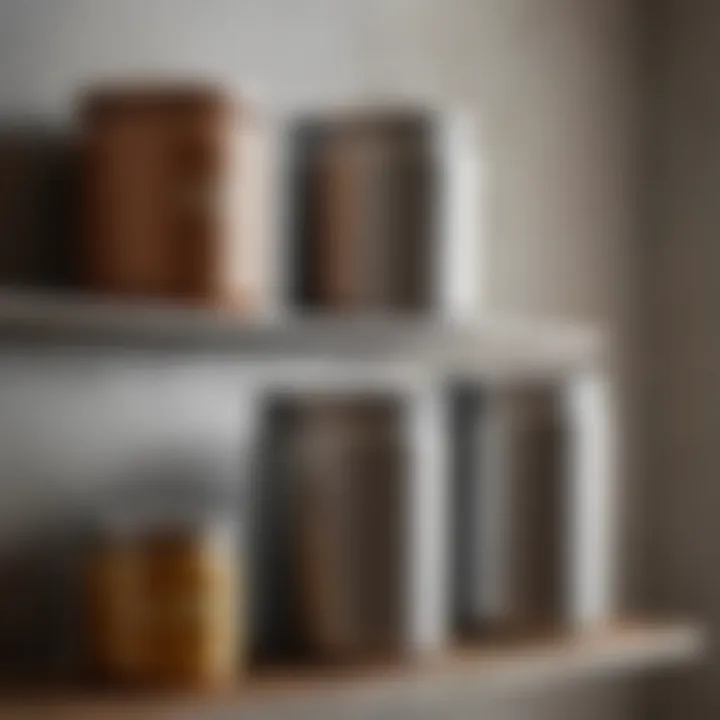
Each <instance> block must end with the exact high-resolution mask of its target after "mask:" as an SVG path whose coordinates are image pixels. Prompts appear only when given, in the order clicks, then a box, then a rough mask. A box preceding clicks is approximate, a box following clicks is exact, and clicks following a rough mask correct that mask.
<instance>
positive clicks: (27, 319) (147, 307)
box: [0, 290, 607, 375]
mask: <svg viewBox="0 0 720 720" xmlns="http://www.w3.org/2000/svg"><path fill="white" fill-rule="evenodd" d="M0 335H2V337H3V338H5V339H10V340H21V341H23V342H27V341H35V342H38V341H39V342H52V343H63V344H67V343H72V344H89V345H93V346H105V345H108V346H112V345H120V346H123V347H129V348H133V349H134V348H147V349H173V350H183V351H200V352H203V351H213V352H217V351H223V352H229V353H232V354H233V355H234V356H237V357H238V358H242V359H245V360H248V361H250V362H252V361H257V360H262V361H272V360H277V361H285V360H294V361H300V360H311V361H322V362H327V363H330V362H332V363H336V364H337V363H338V362H355V361H360V362H368V361H375V362H380V363H390V362H392V363H397V364H399V365H404V366H413V367H417V368H426V369H433V370H437V369H443V370H445V371H447V372H451V373H459V374H469V375H477V374H503V373H511V374H513V373H523V372H527V373H547V372H551V373H556V372H558V373H563V372H570V371H572V370H574V369H578V368H588V367H589V366H594V365H597V364H598V363H602V361H603V358H604V356H605V354H606V352H607V348H606V339H605V337H604V335H603V333H602V331H601V330H600V329H598V328H595V327H589V326H587V325H583V324H577V323H571V322H546V321H537V322H536V321H530V320H518V319H507V318H498V317H488V318H483V319H479V320H478V321H475V322H472V323H451V322H447V321H443V320H434V319H427V318H417V317H411V316H393V317H387V316H372V317H368V316H363V317H359V316H347V317H338V316H334V317H329V316H321V315H311V316H298V317H289V318H284V319H268V320H257V319H247V318H243V317H240V316H238V315H237V314H233V313H232V312H230V311H221V310H211V309H198V308H188V307H179V306H167V305H160V304H149V303H137V302H120V301H110V300H104V299H97V298H93V297H90V296H86V295H85V296H83V295H75V294H67V293H44V292H43V293H36V292H20V291H15V290H2V291H0Z"/></svg>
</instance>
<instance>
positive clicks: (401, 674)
mask: <svg viewBox="0 0 720 720" xmlns="http://www.w3.org/2000/svg"><path fill="white" fill-rule="evenodd" d="M702 646H703V637H702V632H701V631H700V630H699V629H698V628H697V627H696V626H694V625H691V624H685V623H654V624H648V623H629V624H623V625H619V626H616V627H612V628H607V629H605V630H603V631H598V632H596V633H592V634H584V635H581V636H572V635H569V636H555V637H551V638H545V639H535V640H525V641H519V640H516V641H514V642H512V643H504V644H503V643H499V644H494V645H489V646H483V645H479V646H475V647H467V648H461V649H456V650H452V651H449V652H447V653H443V654H438V655H435V656H432V657H430V658H426V659H424V660H422V661H421V662H418V663H416V664H404V665H388V666H382V665H375V666H372V667H364V668H356V669H352V670H338V669H335V670H331V669H327V668H326V669H322V670H318V669H314V670H313V669H307V668H306V669H303V670H297V671H293V670H291V669H288V670H285V671H278V670H273V671H267V672H265V673H262V674H260V675H258V676H250V677H249V678H248V679H247V680H245V681H244V682H243V683H242V684H240V685H239V686H238V687H237V688H236V689H235V690H232V691H228V692H224V693H222V694H220V695H205V696H202V695H184V696H181V697H177V696H176V697H170V696H165V697H156V698H148V697H142V696H140V697H138V696H134V697H133V696H120V695H117V694H115V695H107V694H106V695H103V694H100V695H95V696H93V695H92V694H87V695H86V696H85V697H78V696H75V697H72V695H71V694H70V695H69V694H65V695H59V696H55V697H53V696H51V695H47V694H43V693H36V694H33V695H27V696H23V695H16V696H15V698H14V699H13V700H12V701H9V702H8V701H6V702H0V711H2V710H3V709H7V710H8V711H11V712H12V713H13V714H12V717H16V718H20V717H25V715H23V711H26V712H27V715H26V716H27V717H33V718H41V717H47V718H60V717H63V718H65V717H67V718H105V717H108V718H109V717H112V718H117V719H121V718H126V717H127V718H131V717H132V718H136V719H140V718H146V717H147V718H150V717H152V718H156V717H203V718H208V719H212V718H215V717H217V718H225V717H237V718H248V719H252V720H255V719H256V718H257V720H264V719H265V718H285V717H287V718H291V717H292V718H297V717H303V718H304V717H337V716H338V715H337V713H340V711H343V712H344V711H347V710H349V709H357V710H358V711H360V712H361V713H362V712H367V711H374V712H379V711H384V712H386V713H389V714H392V713H397V712H400V711H402V712H406V713H407V712H409V713H412V712H413V709H414V708H416V707H417V708H425V709H426V710H427V709H428V708H436V709H437V712H438V713H442V710H443V709H445V710H446V711H447V707H448V703H449V702H452V703H453V704H455V703H458V702H463V701H464V702H469V703H472V702H473V701H474V702H477V701H478V699H480V698H482V697H489V696H490V697H491V696H494V695H498V694H502V693H505V692H510V693H513V694H516V693H518V692H521V691H523V690H529V689H532V688H536V687H542V686H548V685H551V684H553V683H564V682H569V681H574V680H582V679H587V678H593V677H602V676H613V675H622V676H625V675H627V674H628V673H631V672H639V671H647V670H650V669H657V668H661V667H672V666H678V665H681V664H684V663H688V662H692V661H694V660H696V659H697V658H698V657H699V656H700V654H701V651H702ZM306 713H307V715H306ZM316 713H317V715H316ZM371 716H373V717H374V715H371ZM389 716H390V715H389ZM440 716H441V715H438V717H440ZM343 717H345V715H344V714H343ZM352 717H355V715H352ZM359 717H362V714H360V715H359Z"/></svg>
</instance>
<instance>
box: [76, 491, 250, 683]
mask: <svg viewBox="0 0 720 720" xmlns="http://www.w3.org/2000/svg"><path fill="white" fill-rule="evenodd" d="M171 501H172V500H169V502H171ZM148 505H149V503H140V506H138V505H137V504H135V511H134V512H132V513H130V516H131V517H130V518H129V519H127V518H124V519H123V520H122V521H120V522H118V521H117V520H116V519H114V520H113V522H111V523H108V525H107V526H105V527H104V528H103V532H102V536H101V538H100V541H99V542H98V543H97V545H96V550H95V552H94V554H93V559H92V561H91V564H90V567H89V576H88V580H89V610H90V614H89V621H90V622H89V631H90V636H89V639H90V649H91V655H92V661H93V666H94V668H95V669H96V670H97V671H98V673H99V674H100V675H101V676H102V677H103V678H104V679H106V680H107V681H109V682H110V683H118V684H123V685H130V686H146V687H148V686H149V687H174V688H179V689H206V688H207V689H210V688H217V687H221V686H226V685H229V684H231V683H233V682H234V681H235V680H236V678H237V675H238V673H239V671H240V667H241V664H242V655H243V652H242V649H243V648H244V645H245V643H244V639H243V638H244V633H243V632H242V629H241V627H240V622H239V619H240V618H241V617H242V616H243V614H244V610H243V603H242V602H241V598H242V594H243V590H242V586H241V575H242V568H241V566H240V562H241V560H240V553H239V552H238V532H237V523H236V522H235V518H233V517H231V516H229V515H228V514H227V503H225V507H224V508H222V507H220V506H218V507H216V508H214V509H213V510H211V511H210V512H208V511H207V510H208V508H207V507H205V508H202V509H200V508H199V507H198V506H196V507H195V508H193V509H192V512H188V508H191V507H192V503H187V502H186V508H185V509H184V510H183V512H181V513H178V512H173V513H172V514H171V513H165V514H160V515H157V514H156V513H154V512H150V513H148V512H147V506H148ZM218 505H219V504H218ZM138 507H142V510H143V513H142V515H140V514H139V513H138V512H137V508H138Z"/></svg>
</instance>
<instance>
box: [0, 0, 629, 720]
mask: <svg viewBox="0 0 720 720" xmlns="http://www.w3.org/2000/svg"><path fill="white" fill-rule="evenodd" d="M630 5H631V3H628V2H624V0H442V1H441V0H365V1H364V2H363V1H361V0H356V1H350V0H204V1H203V2H198V1H197V0H112V1H111V0H4V1H3V2H2V3H1V4H0V110H3V111H5V112H9V111H18V110H21V111H22V110H32V111H42V112H50V113H53V114H61V115H62V114H64V113H65V112H66V107H67V103H68V101H69V99H70V98H71V97H72V96H73V94H74V93H75V91H76V88H77V84H78V83H79V82H83V81H86V80H88V79H92V78H94V77H97V76H103V75H106V74H108V73H110V74H118V73H122V72H134V71H146V70H151V71H156V72H167V71H171V72H182V71H193V72H198V71H199V72H204V73H208V74H210V75H212V76H217V77H220V78H223V79H225V80H227V81H228V82H231V83H232V84H233V85H235V86H238V87H241V88H242V87H252V88H259V89H260V90H262V88H263V87H264V88H265V93H264V94H265V96H266V98H267V99H268V101H269V103H270V105H271V106H274V107H276V108H277V109H278V110H281V111H282V110H286V109H292V108H295V107H300V106H304V105H308V104H311V103H314V102H337V101H343V100H350V99H356V98H359V97H372V96H379V97H383V96H387V95H388V94H398V93H399V94H404V95H407V96H410V97H413V96H418V95H419V96H421V97H429V98H431V99H437V100H441V101H446V102H448V103H451V104H455V105H465V106H467V107H469V108H470V109H471V110H472V111H473V112H474V113H475V115H476V117H477V119H478V120H479V124H480V127H481V130H482V137H483V138H484V152H485V154H486V160H487V163H488V166H489V172H490V179H491V185H490V194H489V203H488V217H487V230H488V247H487V248H486V255H485V258H486V262H485V264H484V265H483V267H482V268H479V269H478V271H479V273H480V275H481V277H482V279H483V283H484V285H485V287H486V303H487V306H488V307H489V308H492V309H497V310H504V311H509V312H530V313H535V314H552V315H569V316H573V317H583V318H585V317H590V318H595V319H603V320H607V321H609V323H610V325H611V326H616V325H617V326H618V327H620V321H621V320H623V319H624V317H625V303H626V301H627V296H626V293H625V288H626V284H625V280H624V273H625V270H626V269H627V267H628V265H627V263H626V262H625V259H624V258H625V253H626V252H627V249H628V247H629V246H630V245H631V243H632V240H633V235H632V233H633V216H632V197H631V193H630V192H629V189H630V183H631V182H632V168H633V162H634V158H633V153H632V152H631V143H632V137H633V131H634V122H635V108H634V101H633V93H634V89H635V87H634V83H635V78H634V71H633V52H632V50H633V45H632V33H633V26H632V22H631V18H630V12H629V9H628V7H629V6H630ZM137 372H141V370H140V369H139V370H137ZM58 381H59V380H58ZM18 382H21V381H18ZM25 382H26V383H27V385H28V387H29V386H32V384H33V378H32V374H31V372H30V371H28V375H27V378H26V380H25ZM108 382H110V380H108ZM101 395H102V393H101ZM220 412H224V411H223V410H220ZM613 687H614V686H613ZM586 690H587V691H586V692H581V691H580V690H578V691H573V692H565V691H564V690H558V691H556V692H555V691H554V692H551V693H545V694H543V695H542V696H535V695H532V697H530V698H523V699H517V700H516V701H514V702H508V703H505V704H499V705H493V706H492V708H488V709H487V711H488V715H487V717H488V719H489V720H491V718H493V717H497V718H514V719H515V720H520V719H521V718H533V720H535V719H538V720H543V719H547V720H564V719H567V720H570V718H581V719H582V720H590V719H591V718H598V719H600V718H602V719H603V720H611V719H612V718H621V717H625V716H627V713H625V712H624V711H625V710H626V704H625V702H624V698H623V696H622V694H616V693H613V692H610V691H609V690H610V689H609V688H605V687H604V686H602V687H598V688H588V689H586ZM618 690H619V688H618ZM456 714H457V715H458V716H460V715H462V716H464V717H471V716H473V714H474V713H470V712H466V711H464V710H461V709H460V708H458V709H457V713H456ZM449 716H450V715H446V714H445V713H443V718H445V717H449Z"/></svg>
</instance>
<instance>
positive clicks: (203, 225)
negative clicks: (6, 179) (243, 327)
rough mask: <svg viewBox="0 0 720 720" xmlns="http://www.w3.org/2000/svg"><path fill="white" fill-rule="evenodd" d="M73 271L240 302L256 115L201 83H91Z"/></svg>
mask: <svg viewBox="0 0 720 720" xmlns="http://www.w3.org/2000/svg"><path fill="white" fill-rule="evenodd" d="M80 118H81V127H82V145H83V152H84V166H83V178H82V181H83V182H82V186H83V192H82V216H83V218H84V233H83V236H84V241H83V244H82V253H81V265H82V267H81V273H80V274H81V276H82V277H83V278H84V280H85V282H86V284H87V285H88V286H89V287H90V288H91V289H92V290H94V291H97V292H101V293H106V294H112V295H120V296H134V297H139V298H160V299H165V300H175V301H181V302H185V303H192V304H210V305H223V306H232V307H233V308H236V309H237V308H240V309H246V310H248V309H250V308H251V307H252V306H253V305H257V302H258V297H257V292H258V290H257V286H258V283H259V282H260V281H259V274H260V270H259V269H258V268H257V267H255V265H254V263H255V258H256V256H257V252H256V248H255V247H254V246H255V245H256V243H258V242H259V237H258V236H257V233H258V227H259V225H258V223H253V216H254V215H257V213H259V207H258V202H256V201H255V200H254V199H253V198H256V196H257V193H256V189H257V188H256V187H255V186H256V185H257V184H258V183H259V182H260V177H259V174H257V173H256V170H257V168H258V163H256V162H254V157H255V155H256V152H255V151H256V149H257V143H254V139H257V133H256V130H257V128H258V124H257V122H256V121H255V120H254V119H253V118H252V117H251V116H250V114H249V113H248V112H246V111H245V109H244V108H242V109H241V108H240V107H239V106H238V105H237V104H236V103H235V101H234V99H233V98H232V97H231V96H229V95H228V94H227V93H226V92H224V91H223V90H222V89H221V88H216V87H214V86H212V85H207V86H206V85H202V84H201V85H184V84H180V85H177V86H172V85H171V86H165V85H157V86H153V85H148V86H144V85H140V86H132V85H131V86H127V87H126V86H119V87H113V86H109V87H103V88H99V89H94V90H92V91H90V92H88V93H86V94H85V95H84V96H83V98H82V101H81V104H80Z"/></svg>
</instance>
